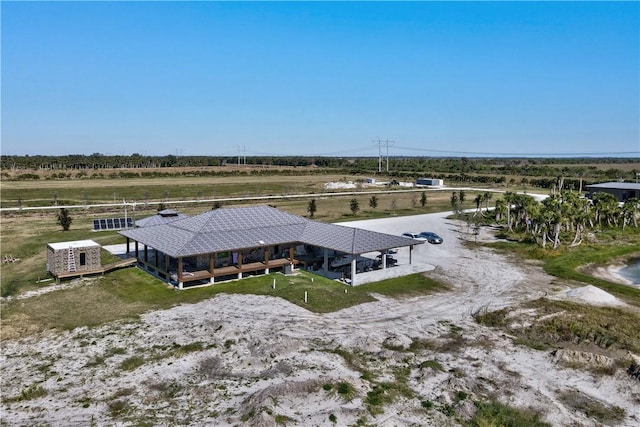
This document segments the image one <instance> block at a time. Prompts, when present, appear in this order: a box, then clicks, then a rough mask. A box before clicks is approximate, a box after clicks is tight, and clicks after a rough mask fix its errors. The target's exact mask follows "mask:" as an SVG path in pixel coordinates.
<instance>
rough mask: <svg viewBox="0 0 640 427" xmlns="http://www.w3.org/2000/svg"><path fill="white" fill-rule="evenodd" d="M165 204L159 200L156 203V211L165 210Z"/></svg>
mask: <svg viewBox="0 0 640 427" xmlns="http://www.w3.org/2000/svg"><path fill="white" fill-rule="evenodd" d="M165 209H166V208H165V206H164V203H162V202H160V204H159V205H158V212H160V211H163V210H165Z"/></svg>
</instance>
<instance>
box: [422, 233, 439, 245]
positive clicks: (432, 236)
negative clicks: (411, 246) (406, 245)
mask: <svg viewBox="0 0 640 427" xmlns="http://www.w3.org/2000/svg"><path fill="white" fill-rule="evenodd" d="M418 236H420V237H421V238H422V239H423V240H426V241H427V242H429V243H433V244H434V245H439V244H440V243H442V242H443V241H444V240H443V239H442V237H440V236H438V235H437V234H436V233H433V232H431V231H423V232H422V233H420V234H418Z"/></svg>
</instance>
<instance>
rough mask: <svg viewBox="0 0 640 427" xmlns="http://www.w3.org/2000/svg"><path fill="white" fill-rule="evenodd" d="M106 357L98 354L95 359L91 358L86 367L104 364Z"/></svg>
mask: <svg viewBox="0 0 640 427" xmlns="http://www.w3.org/2000/svg"><path fill="white" fill-rule="evenodd" d="M105 360H106V359H105V358H104V357H103V356H96V357H94V358H93V359H91V360H89V361H88V362H87V363H86V364H85V365H84V366H85V368H95V367H97V366H101V365H104V361H105Z"/></svg>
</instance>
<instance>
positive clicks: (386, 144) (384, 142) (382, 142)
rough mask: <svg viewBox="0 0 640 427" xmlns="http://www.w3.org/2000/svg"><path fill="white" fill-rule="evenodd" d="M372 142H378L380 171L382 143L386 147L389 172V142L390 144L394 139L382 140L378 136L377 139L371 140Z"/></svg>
mask: <svg viewBox="0 0 640 427" xmlns="http://www.w3.org/2000/svg"><path fill="white" fill-rule="evenodd" d="M372 142H373V143H374V144H375V143H377V144H378V172H382V144H385V146H386V148H387V172H389V144H392V145H393V143H394V142H395V141H389V140H386V141H382V140H380V138H378V140H377V141H372Z"/></svg>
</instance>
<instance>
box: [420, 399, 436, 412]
mask: <svg viewBox="0 0 640 427" xmlns="http://www.w3.org/2000/svg"><path fill="white" fill-rule="evenodd" d="M420 406H422V407H423V408H424V409H426V410H427V411H430V410H431V409H433V402H432V401H430V400H423V401H422V402H420Z"/></svg>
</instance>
